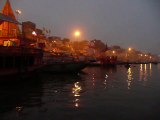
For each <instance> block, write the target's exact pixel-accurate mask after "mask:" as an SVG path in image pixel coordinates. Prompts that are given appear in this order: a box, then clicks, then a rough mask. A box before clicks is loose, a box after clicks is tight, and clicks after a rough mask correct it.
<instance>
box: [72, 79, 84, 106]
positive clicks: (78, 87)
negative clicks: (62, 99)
mask: <svg viewBox="0 0 160 120" xmlns="http://www.w3.org/2000/svg"><path fill="white" fill-rule="evenodd" d="M81 90H82V87H81V85H80V83H79V82H76V83H74V87H73V88H72V93H73V95H74V97H75V100H74V106H75V107H79V102H80V99H79V97H80V96H81V95H80V92H81Z"/></svg>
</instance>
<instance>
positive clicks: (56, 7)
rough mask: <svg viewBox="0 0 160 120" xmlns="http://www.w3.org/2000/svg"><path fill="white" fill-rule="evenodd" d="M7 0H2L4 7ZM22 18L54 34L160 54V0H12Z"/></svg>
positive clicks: (1, 5) (20, 18) (0, 3)
mask: <svg viewBox="0 0 160 120" xmlns="http://www.w3.org/2000/svg"><path fill="white" fill-rule="evenodd" d="M5 1H6V0H0V9H2V7H3V5H4V3H5ZM10 2H11V4H12V8H13V9H14V10H15V9H20V10H21V11H22V15H20V16H19V20H20V21H28V20H29V21H32V22H34V23H36V24H37V27H38V28H42V27H46V28H48V29H51V32H52V35H56V36H61V37H62V38H63V37H68V38H73V31H74V30H76V29H79V30H81V31H82V37H81V39H87V40H92V39H99V40H102V41H104V42H107V43H108V45H109V46H111V45H120V46H122V47H124V48H127V47H134V48H136V49H137V50H142V51H145V52H152V53H156V54H160V47H159V46H160V0H10Z"/></svg>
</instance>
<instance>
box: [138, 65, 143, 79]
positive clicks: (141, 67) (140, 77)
mask: <svg viewBox="0 0 160 120" xmlns="http://www.w3.org/2000/svg"><path fill="white" fill-rule="evenodd" d="M142 78H143V65H142V64H141V65H140V73H139V80H140V81H142Z"/></svg>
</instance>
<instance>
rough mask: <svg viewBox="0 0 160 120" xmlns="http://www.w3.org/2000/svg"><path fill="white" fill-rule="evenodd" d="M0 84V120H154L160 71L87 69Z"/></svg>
mask: <svg viewBox="0 0 160 120" xmlns="http://www.w3.org/2000/svg"><path fill="white" fill-rule="evenodd" d="M19 79H21V80H18V81H12V82H3V83H1V84H0V120H155V119H157V120H159V119H160V115H159V112H160V65H159V64H158V65H154V64H140V65H132V66H131V67H130V68H128V69H127V68H125V67H124V66H123V65H119V66H117V67H112V68H109V67H87V68H85V69H83V71H82V72H81V73H78V74H76V75H75V74H74V75H73V74H58V75H54V74H47V73H45V74H35V75H32V76H30V77H24V78H23V77H22V78H19Z"/></svg>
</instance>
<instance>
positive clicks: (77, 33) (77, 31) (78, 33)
mask: <svg viewBox="0 0 160 120" xmlns="http://www.w3.org/2000/svg"><path fill="white" fill-rule="evenodd" d="M80 35H81V32H80V31H79V30H76V31H75V32H74V36H75V37H76V40H77V48H78V50H79V43H78V42H79V40H78V38H79V37H80Z"/></svg>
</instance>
